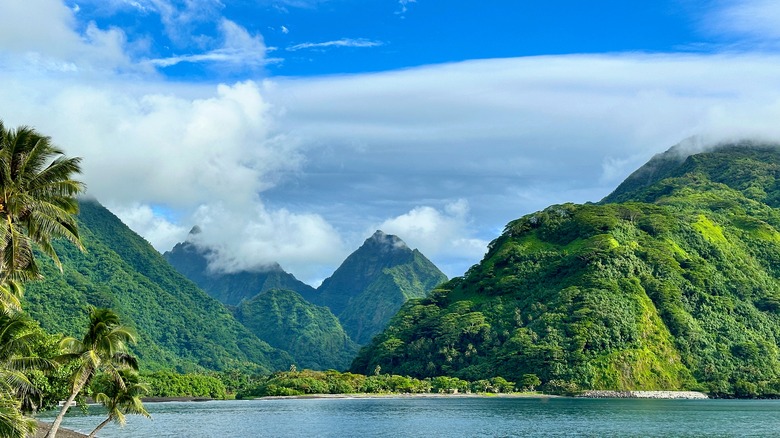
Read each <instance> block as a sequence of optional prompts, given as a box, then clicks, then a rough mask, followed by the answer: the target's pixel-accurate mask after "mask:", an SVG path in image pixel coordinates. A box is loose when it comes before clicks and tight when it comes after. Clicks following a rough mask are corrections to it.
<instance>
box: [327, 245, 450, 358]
mask: <svg viewBox="0 0 780 438" xmlns="http://www.w3.org/2000/svg"><path fill="white" fill-rule="evenodd" d="M445 281H447V277H446V276H445V275H444V274H443V273H442V272H441V271H440V270H439V268H437V267H436V266H435V265H434V264H433V263H431V262H430V261H429V260H428V259H427V258H425V256H424V255H422V254H421V253H420V251H418V250H416V249H415V250H412V249H411V248H409V247H408V246H406V243H404V242H403V240H401V239H400V238H399V237H397V236H393V235H388V234H385V233H383V232H382V231H377V232H376V233H374V235H373V236H371V237H369V238H368V239H366V241H365V242H364V243H363V245H362V246H361V247H360V248H358V249H357V250H356V251H355V252H353V253H352V254H350V256H349V257H347V259H346V260H345V261H344V263H342V264H341V266H339V268H338V269H337V270H336V272H334V273H333V275H332V276H331V277H329V278H327V279H325V281H323V282H322V285H321V286H320V287H319V288H317V292H318V293H317V294H316V295H315V296H314V299H313V301H314V302H315V303H317V304H320V305H323V306H327V307H328V308H330V310H331V311H332V312H333V313H334V314H335V315H336V316H338V318H339V320H340V321H341V324H342V325H343V326H344V330H346V331H347V333H348V334H349V335H350V337H351V338H352V339H353V340H354V341H355V342H357V343H358V344H365V343H367V342H368V341H370V340H371V338H372V337H373V336H374V335H376V334H377V333H379V332H380V331H382V329H384V328H385V326H387V323H388V321H389V320H390V318H391V317H392V316H393V315H395V313H396V312H398V309H400V308H401V305H402V304H403V303H405V302H406V301H407V300H409V299H412V298H421V297H424V296H426V295H427V294H428V292H429V291H431V290H432V289H433V288H434V287H436V286H437V285H439V284H441V283H443V282H445Z"/></svg>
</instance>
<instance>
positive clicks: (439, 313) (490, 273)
mask: <svg viewBox="0 0 780 438" xmlns="http://www.w3.org/2000/svg"><path fill="white" fill-rule="evenodd" d="M681 149H682V148H680V147H678V148H673V149H672V150H670V151H668V152H667V153H665V154H661V155H659V156H656V157H654V158H653V159H652V160H650V162H649V163H648V164H647V165H645V166H643V167H642V168H640V169H639V170H637V171H636V172H635V173H634V174H632V175H631V176H630V177H629V178H628V179H626V181H625V182H624V183H623V184H621V185H620V186H619V187H618V188H617V189H616V190H615V192H613V193H612V194H611V195H609V196H608V197H607V198H605V200H604V201H602V203H600V204H598V205H594V204H586V205H574V204H565V205H555V206H551V207H549V208H547V209H545V210H543V211H540V212H537V213H533V214H529V215H527V216H524V217H522V218H520V219H517V220H515V221H513V222H510V223H509V224H508V225H507V226H506V228H505V230H504V232H503V233H502V235H501V236H500V237H498V238H497V239H496V240H494V241H493V242H492V243H491V244H490V246H489V249H488V252H487V254H486V255H485V257H484V259H483V260H482V261H481V262H480V263H479V264H478V265H475V266H474V267H472V268H471V269H470V270H469V271H468V272H467V273H466V274H465V275H464V276H463V277H462V278H455V279H453V280H451V281H449V282H448V283H446V284H445V285H443V286H441V287H440V288H438V289H437V290H435V291H433V292H432V293H431V294H430V296H429V297H427V298H424V299H420V300H412V301H410V302H408V303H406V304H405V305H404V307H403V308H402V309H401V311H400V312H399V313H398V314H397V315H396V316H395V317H394V318H393V319H392V321H391V322H390V324H389V326H388V328H387V329H386V330H385V331H384V332H382V333H381V334H380V335H378V336H377V337H376V338H374V339H373V341H372V342H371V343H370V344H369V345H368V346H366V347H365V348H364V349H363V350H361V352H360V353H359V355H358V357H357V358H356V359H355V361H354V362H353V365H352V369H353V371H357V372H364V373H370V372H372V371H373V370H374V369H375V367H376V366H380V367H381V370H382V372H387V373H397V374H410V375H413V376H416V377H426V376H436V375H454V376H458V377H463V378H467V379H470V380H476V379H482V378H489V377H493V376H503V377H505V378H507V379H509V380H514V381H521V379H522V378H523V376H524V375H525V374H536V375H537V376H538V377H539V378H541V380H542V382H543V384H545V385H546V386H547V387H548V389H561V388H563V389H566V390H571V389H574V388H579V389H591V388H593V389H702V390H706V391H709V392H711V393H714V394H721V395H736V396H755V395H764V396H768V395H777V394H780V356H779V354H780V350H779V348H778V341H780V210H778V208H780V152H779V151H778V148H777V146H775V145H758V144H752V143H743V144H732V145H723V146H720V147H718V148H715V149H714V150H710V151H707V152H701V153H696V154H692V155H687V154H686V153H684V151H683V150H681Z"/></svg>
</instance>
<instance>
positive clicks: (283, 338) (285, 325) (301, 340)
mask: <svg viewBox="0 0 780 438" xmlns="http://www.w3.org/2000/svg"><path fill="white" fill-rule="evenodd" d="M233 314H234V315H235V317H236V319H237V320H238V321H239V322H241V323H242V324H244V325H245V326H246V327H247V328H248V329H249V330H250V331H252V333H254V334H255V335H256V336H257V337H259V338H260V339H263V340H265V341H266V342H268V343H269V344H271V345H272V346H273V347H276V348H279V349H281V350H284V351H287V352H288V353H290V354H291V355H292V356H293V357H294V358H295V359H296V363H297V364H298V366H300V367H304V368H309V369H313V370H327V369H336V370H344V369H347V368H349V365H350V363H351V362H352V359H353V358H354V357H355V355H356V354H357V350H358V347H357V345H356V344H355V343H354V342H353V341H352V340H351V339H350V338H349V336H348V335H347V333H346V332H345V331H344V329H343V328H342V327H341V324H340V323H339V320H338V319H337V318H336V317H335V316H333V313H331V312H330V310H328V309H327V308H326V307H320V306H317V305H314V304H311V303H310V302H308V301H306V300H305V299H304V298H303V297H302V296H301V295H300V294H298V293H297V292H294V291H290V290H280V289H273V290H270V291H266V292H263V293H261V294H258V295H256V296H255V297H254V298H252V299H250V300H245V301H242V302H241V304H239V305H238V307H237V308H236V309H235V311H234V312H233Z"/></svg>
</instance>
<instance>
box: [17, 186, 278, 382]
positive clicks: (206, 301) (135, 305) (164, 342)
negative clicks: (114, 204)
mask: <svg viewBox="0 0 780 438" xmlns="http://www.w3.org/2000/svg"><path fill="white" fill-rule="evenodd" d="M78 226H79V231H80V233H81V239H82V242H83V244H84V246H85V247H86V252H81V251H79V250H78V249H76V248H74V247H73V246H72V245H70V246H69V245H66V244H64V243H63V242H55V244H54V247H55V248H56V249H57V252H58V254H60V258H61V260H62V262H63V263H62V265H63V272H62V273H60V272H59V271H58V270H57V269H56V267H55V266H54V265H53V264H52V263H42V264H41V268H42V272H43V273H44V275H45V277H46V278H45V280H44V281H39V282H33V283H29V284H28V286H27V292H26V294H25V297H24V298H25V299H24V306H25V309H27V311H28V312H29V313H30V315H32V316H33V317H34V318H36V319H37V320H38V321H40V323H41V326H42V327H43V328H44V329H46V330H47V331H50V332H53V333H64V334H66V335H74V334H77V333H80V332H82V331H83V328H84V321H83V319H82V317H81V316H80V311H79V310H81V309H84V310H85V309H87V308H88V306H90V305H94V306H98V307H107V308H111V309H113V310H114V311H116V312H117V314H119V315H120V316H121V317H122V319H123V321H126V324H127V325H128V326H130V327H131V328H133V329H134V330H135V332H136V333H137V341H138V342H137V345H136V346H135V347H134V348H133V349H132V352H133V353H134V354H135V355H136V356H137V357H138V358H139V360H140V361H141V364H142V366H143V368H144V369H152V370H158V369H176V370H178V371H181V372H190V371H197V370H203V369H214V370H220V369H227V368H232V367H239V368H243V369H246V370H254V371H255V372H270V371H272V370H275V369H286V368H287V367H289V366H290V364H291V363H293V359H292V358H291V357H290V356H289V355H288V354H287V353H284V352H282V351H279V350H277V349H274V348H273V347H271V346H270V345H268V344H267V343H265V342H264V341H261V340H259V339H258V338H257V337H256V336H255V335H253V334H252V333H251V332H249V330H247V329H246V328H245V327H244V326H242V325H241V324H240V323H238V322H237V321H236V320H235V319H234V318H233V316H232V315H231V314H230V312H229V311H228V310H227V309H225V307H224V306H223V305H222V304H221V303H219V302H218V301H216V300H215V299H213V298H211V297H209V296H208V295H206V294H205V293H204V292H203V291H201V290H200V289H198V287H197V286H196V285H195V284H193V283H192V282H191V281H189V280H187V279H186V278H185V277H184V276H182V275H181V274H179V273H178V272H177V271H176V270H175V269H173V268H172V267H171V266H170V265H169V264H168V263H166V262H165V260H164V259H163V258H162V256H161V255H160V254H159V253H158V252H157V251H156V250H155V249H154V248H152V246H151V245H150V244H149V243H148V242H146V241H145V240H144V239H142V238H141V237H140V236H138V235H137V234H135V233H133V232H132V231H131V230H130V229H129V228H127V227H126V226H125V225H124V224H123V223H122V222H121V221H120V220H119V219H118V218H117V217H116V216H114V215H113V214H112V213H111V212H109V211H108V210H107V209H105V208H104V207H103V206H101V205H100V204H98V203H97V202H96V201H82V202H81V203H80V211H79V214H78ZM82 311H83V310H82Z"/></svg>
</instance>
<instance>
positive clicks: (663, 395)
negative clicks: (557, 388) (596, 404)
mask: <svg viewBox="0 0 780 438" xmlns="http://www.w3.org/2000/svg"><path fill="white" fill-rule="evenodd" d="M575 397H581V398H642V399H659V400H705V399H709V398H710V396H708V395H707V394H705V393H703V392H698V391H611V390H590V391H585V392H583V393H582V394H579V395H576V396H575Z"/></svg>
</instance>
